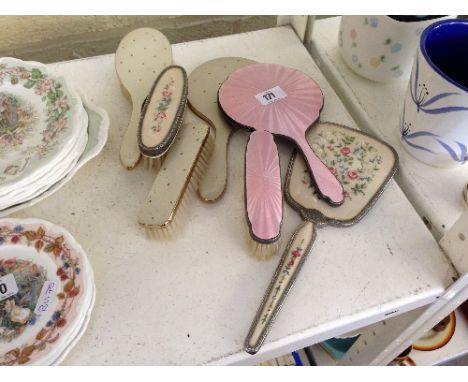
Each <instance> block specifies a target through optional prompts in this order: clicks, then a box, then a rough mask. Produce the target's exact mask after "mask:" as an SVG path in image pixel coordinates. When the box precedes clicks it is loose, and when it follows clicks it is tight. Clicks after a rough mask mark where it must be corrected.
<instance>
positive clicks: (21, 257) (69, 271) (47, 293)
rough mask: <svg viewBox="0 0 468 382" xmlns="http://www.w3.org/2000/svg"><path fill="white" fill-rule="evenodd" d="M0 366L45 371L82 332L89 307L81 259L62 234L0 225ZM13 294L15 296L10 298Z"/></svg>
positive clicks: (30, 225)
mask: <svg viewBox="0 0 468 382" xmlns="http://www.w3.org/2000/svg"><path fill="white" fill-rule="evenodd" d="M11 275H13V278H14V283H16V289H15V288H14V287H11V285H9V286H8V288H10V289H11V291H12V293H13V294H11V295H9V294H6V295H5V294H3V293H2V292H3V291H5V289H6V287H3V289H2V291H0V365H24V364H29V365H48V364H51V363H53V362H55V361H56V360H57V359H58V358H60V357H61V355H62V354H64V352H67V351H68V350H69V349H70V348H71V345H73V344H74V343H75V342H76V340H77V336H78V335H79V334H80V333H82V332H83V325H84V324H85V323H87V320H88V319H89V313H90V309H91V307H92V303H93V301H94V283H93V272H92V269H91V266H90V264H89V262H88V260H87V258H86V254H85V253H84V251H83V249H82V248H81V247H80V245H79V244H78V243H77V242H76V241H75V239H74V238H73V237H72V236H71V235H70V234H69V233H68V232H67V231H66V230H64V229H63V228H61V227H58V226H55V225H53V224H51V223H48V222H46V221H43V220H37V219H25V220H18V219H2V220H0V285H1V284H2V283H3V284H4V285H5V280H6V278H10V279H11V278H12V277H11ZM14 292H16V293H14Z"/></svg>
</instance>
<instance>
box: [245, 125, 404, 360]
mask: <svg viewBox="0 0 468 382" xmlns="http://www.w3.org/2000/svg"><path fill="white" fill-rule="evenodd" d="M307 139H308V141H309V142H311V143H312V147H313V149H314V151H315V152H316V153H317V155H318V156H319V157H320V159H321V160H322V161H323V162H324V163H325V164H326V165H327V166H328V167H329V168H330V169H331V171H332V172H333V173H334V174H336V176H337V177H338V179H339V180H340V181H341V183H342V184H343V187H344V196H345V202H344V203H343V205H342V206H340V207H339V208H335V207H332V206H330V205H329V204H328V203H326V202H324V201H323V200H322V199H321V198H320V197H319V193H318V192H317V189H316V187H315V184H314V183H313V181H312V179H311V177H310V175H309V171H308V169H307V165H306V163H305V162H304V160H303V158H302V156H300V155H297V153H293V155H292V157H291V160H290V162H289V166H288V172H287V174H286V190H285V195H286V200H287V201H288V203H289V204H290V205H291V206H292V207H293V208H294V209H296V210H297V211H298V212H299V213H300V214H301V217H302V219H303V220H304V222H303V223H301V224H300V225H299V227H298V228H297V229H296V231H295V232H294V234H293V235H292V237H291V239H290V240H289V243H288V245H287V247H286V249H285V250H284V252H283V256H282V257H281V260H280V262H279V264H278V266H277V268H276V271H275V273H274V275H273V278H272V280H271V283H270V285H269V286H268V289H267V291H266V293H265V295H264V297H263V299H262V302H261V305H260V307H259V309H258V311H257V314H256V315H255V318H254V320H253V322H252V325H251V327H250V330H249V333H248V335H247V338H246V340H245V343H244V347H245V350H246V351H247V352H248V353H250V354H255V353H256V352H258V350H259V349H260V347H261V346H262V344H263V342H264V340H265V338H266V336H267V334H268V332H269V330H270V328H271V326H272V325H273V322H274V320H275V318H276V316H277V314H278V312H279V310H280V308H281V306H282V304H283V302H284V299H285V298H286V296H287V294H288V292H289V290H290V288H291V287H292V285H293V283H294V281H295V279H296V277H297V275H298V273H299V271H300V270H301V268H302V266H303V264H304V262H305V260H306V258H307V256H308V254H309V252H310V249H311V248H312V244H313V242H314V240H315V236H316V227H322V226H326V225H333V226H336V227H347V226H350V225H353V224H355V223H357V222H358V221H360V220H361V219H362V218H363V217H364V216H365V215H366V213H367V212H369V210H370V209H371V208H372V206H373V205H374V203H375V202H376V201H377V199H378V198H379V196H380V195H381V194H382V192H383V191H384V188H385V186H386V185H387V184H388V182H389V181H390V179H391V178H392V177H393V175H394V174H395V171H396V169H397V165H398V156H397V154H396V152H395V150H394V149H393V148H392V147H390V146H388V145H387V144H386V143H384V142H382V141H380V140H377V139H375V138H372V137H370V136H368V135H366V134H364V133H362V132H360V131H357V130H353V129H351V128H348V127H345V126H341V125H337V124H334V123H327V122H322V123H318V124H316V125H315V126H314V127H313V128H312V129H310V131H309V132H308V137H307Z"/></svg>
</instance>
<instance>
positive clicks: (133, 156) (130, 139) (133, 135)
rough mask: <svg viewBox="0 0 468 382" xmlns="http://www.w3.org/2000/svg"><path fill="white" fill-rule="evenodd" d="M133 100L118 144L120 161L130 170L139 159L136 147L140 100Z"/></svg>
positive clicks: (138, 150) (138, 151)
mask: <svg viewBox="0 0 468 382" xmlns="http://www.w3.org/2000/svg"><path fill="white" fill-rule="evenodd" d="M132 102H133V110H132V116H131V117H130V123H129V124H128V127H127V130H126V131H125V134H124V136H123V139H122V143H121V144H120V161H121V162H122V165H123V166H124V167H125V168H126V169H128V170H130V169H132V168H134V167H135V166H136V165H137V164H138V161H139V160H140V155H141V154H140V149H139V147H138V125H139V123H140V112H141V104H142V103H143V100H141V102H139V103H138V102H136V101H134V100H132Z"/></svg>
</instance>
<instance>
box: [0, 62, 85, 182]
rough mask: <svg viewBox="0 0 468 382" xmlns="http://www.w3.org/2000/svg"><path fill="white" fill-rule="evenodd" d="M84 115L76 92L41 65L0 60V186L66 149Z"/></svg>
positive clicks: (31, 173) (18, 179)
mask: <svg viewBox="0 0 468 382" xmlns="http://www.w3.org/2000/svg"><path fill="white" fill-rule="evenodd" d="M84 115H85V112H84V109H83V105H82V102H81V98H80V97H79V95H78V94H77V92H76V91H75V90H74V89H73V88H72V87H71V86H70V85H69V84H67V83H66V81H65V79H64V78H62V77H57V76H54V75H53V74H52V73H50V72H49V70H48V69H47V67H46V66H45V65H43V64H40V63H37V62H24V61H21V60H17V59H14V58H9V57H7V58H2V59H0V191H3V190H5V189H8V188H9V187H12V186H14V185H16V184H18V183H20V182H25V183H27V179H28V177H31V176H34V174H35V173H36V172H37V171H40V170H41V169H43V168H44V167H46V166H49V165H50V163H51V162H52V161H54V159H55V158H57V157H59V156H60V155H61V154H62V153H63V152H64V151H65V152H66V151H67V150H68V149H69V147H70V145H71V144H72V143H73V141H74V139H75V138H76V137H77V136H78V134H79V132H80V131H81V130H82V128H83V116H84Z"/></svg>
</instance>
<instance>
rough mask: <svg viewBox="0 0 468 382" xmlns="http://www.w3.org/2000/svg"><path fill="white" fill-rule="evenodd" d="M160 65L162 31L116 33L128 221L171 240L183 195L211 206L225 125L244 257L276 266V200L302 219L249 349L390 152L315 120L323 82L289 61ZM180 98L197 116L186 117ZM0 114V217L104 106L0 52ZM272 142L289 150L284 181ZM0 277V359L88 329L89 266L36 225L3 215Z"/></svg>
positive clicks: (224, 173) (24, 199) (166, 51)
mask: <svg viewBox="0 0 468 382" xmlns="http://www.w3.org/2000/svg"><path fill="white" fill-rule="evenodd" d="M172 61H173V60H172V49H171V45H170V43H169V41H168V40H167V38H166V37H165V36H164V35H163V34H162V33H161V32H159V31H157V30H155V29H151V28H141V29H136V30H134V31H132V32H130V33H128V34H127V35H126V36H125V37H124V38H123V39H122V40H121V42H120V44H119V46H118V48H117V51H116V54H115V70H116V73H117V76H118V79H119V80H120V84H121V85H122V90H123V92H124V93H125V94H126V95H128V96H129V98H130V100H131V104H132V113H131V117H130V120H129V122H128V126H127V128H126V131H125V133H124V135H123V139H122V142H121V147H120V154H119V156H120V158H115V159H116V160H119V159H120V162H121V164H122V166H123V168H125V169H126V170H132V169H134V168H136V166H138V165H139V164H140V165H144V166H145V167H146V168H147V169H146V170H145V171H147V173H148V176H150V177H152V179H153V183H152V185H151V187H150V188H149V189H148V192H147V196H146V198H145V199H144V200H141V204H140V205H141V207H140V211H139V213H138V214H137V216H135V217H134V219H135V223H137V222H138V224H139V225H141V226H142V227H143V228H144V230H145V231H146V232H147V234H148V240H155V241H167V240H170V241H174V240H177V237H178V236H179V235H181V234H183V230H181V229H180V225H181V224H183V222H184V220H185V219H184V217H183V216H182V214H183V213H184V212H185V211H186V210H187V207H189V206H190V201H191V197H193V196H194V195H198V197H199V198H200V199H201V200H202V201H203V202H205V203H222V200H221V199H222V196H223V193H224V192H225V190H226V187H227V184H228V183H229V182H228V179H229V173H228V167H229V166H228V161H229V158H228V150H227V149H228V143H229V139H230V136H231V135H232V133H233V131H234V130H235V129H244V130H246V131H248V132H249V136H248V139H247V143H246V147H245V153H244V158H245V171H244V174H245V179H244V180H243V181H244V191H245V192H244V195H239V198H240V200H243V203H244V206H245V226H246V231H247V232H248V243H249V247H250V252H251V253H252V255H253V256H254V257H256V258H257V259H258V260H260V261H274V256H275V255H277V254H278V253H279V252H280V249H281V248H282V241H281V227H282V221H283V195H284V199H285V200H286V201H287V203H288V204H289V205H291V207H292V208H293V209H294V210H296V211H297V212H298V213H299V214H300V216H301V218H302V220H303V222H302V223H301V224H300V225H299V226H298V227H297V229H296V231H295V232H294V234H293V235H292V237H291V238H289V240H288V241H287V243H285V246H284V250H283V252H282V255H281V256H279V259H278V262H279V263H278V266H277V268H276V271H275V272H274V274H273V275H272V280H271V283H270V285H269V286H268V287H267V288H266V292H265V295H264V297H263V300H262V301H261V302H260V307H259V309H258V311H257V313H256V315H255V316H254V314H253V313H254V312H252V316H254V318H253V322H252V325H251V327H250V330H249V331H248V334H247V337H246V340H245V346H244V347H245V350H246V351H247V352H248V353H250V354H255V353H256V352H258V350H259V349H260V347H261V346H262V344H263V342H264V340H265V338H266V336H267V334H268V332H269V330H270V328H271V326H272V324H273V322H274V320H275V318H276V316H277V314H278V312H279V310H280V308H281V306H282V304H283V302H284V299H285V298H286V296H287V294H288V293H289V291H290V289H291V286H292V285H293V283H294V281H295V279H296V278H297V277H298V274H299V271H300V270H301V267H302V266H303V264H304V261H305V260H306V258H307V257H308V255H309V253H310V251H311V249H312V245H313V242H314V240H315V238H316V235H317V232H316V231H317V228H320V227H322V226H326V225H332V226H336V227H347V226H350V225H353V224H355V223H357V222H358V221H360V220H361V219H362V218H363V217H364V216H365V214H366V213H367V212H368V211H369V210H370V209H371V207H372V206H373V204H374V203H375V202H376V200H377V199H378V197H379V196H380V195H381V194H382V192H383V190H384V188H385V186H386V184H387V183H388V182H389V180H390V179H391V178H392V177H393V175H394V173H395V171H396V168H397V163H398V158H397V154H396V152H395V151H394V150H393V148H391V147H390V146H388V145H387V144H385V143H384V142H382V141H380V140H378V139H375V138H373V137H371V136H369V135H366V134H364V133H362V132H360V131H357V130H354V129H352V128H349V127H346V126H342V125H339V124H336V123H332V122H326V121H321V120H320V112H321V109H322V107H323V104H324V96H323V94H322V91H321V89H320V87H319V85H318V84H317V83H316V82H315V81H314V79H313V78H311V77H310V76H308V75H306V74H305V73H303V72H301V71H299V70H296V69H293V68H288V67H285V66H282V65H278V64H271V63H258V62H255V61H252V60H249V59H246V58H241V57H222V58H216V59H213V60H210V61H207V62H205V63H202V64H201V65H199V66H198V67H197V68H195V69H194V70H193V71H191V72H190V73H188V74H187V72H186V70H185V69H184V68H183V67H182V66H179V65H175V64H173V62H172ZM187 108H190V109H191V110H192V111H193V113H194V114H195V115H196V116H197V117H199V118H197V120H193V119H189V118H186V111H187ZM0 114H1V120H0V160H1V164H0V214H1V215H0V216H6V215H8V214H11V213H12V212H15V211H17V210H19V209H21V208H24V207H27V206H30V205H32V204H33V203H36V202H38V201H40V200H42V199H43V198H45V197H47V196H48V195H50V194H52V193H53V192H55V191H56V190H58V189H59V188H60V187H61V186H62V185H63V184H64V183H65V182H66V181H68V180H69V179H71V177H72V176H73V175H74V174H75V173H76V171H77V170H78V168H79V167H81V166H82V165H83V164H85V163H86V162H87V161H89V160H90V159H91V158H93V157H94V156H96V155H98V154H99V152H100V151H101V149H102V147H103V146H104V144H105V142H106V138H107V129H108V125H109V122H108V117H107V114H106V113H105V111H103V110H102V109H99V108H97V107H95V106H93V105H91V104H89V103H88V102H86V101H83V100H82V96H81V95H79V94H78V93H77V92H76V91H75V90H74V88H73V86H72V85H71V84H69V83H67V82H66V81H65V79H63V78H61V77H59V76H57V75H55V74H54V73H53V72H52V71H50V70H49V69H48V68H47V67H46V66H44V65H42V64H39V63H34V62H22V61H19V60H14V59H10V58H6V59H1V60H0ZM279 141H282V142H286V143H287V144H288V143H289V144H290V145H291V146H292V147H294V148H295V150H294V152H293V154H292V156H291V159H290V161H289V165H288V168H287V173H286V181H285V183H284V190H283V185H282V178H281V170H280V157H279V153H278V148H277V142H279ZM235 181H239V180H238V179H236V180H235ZM239 240H243V239H242V238H239ZM247 251H248V250H247V247H246V252H247ZM23 281H24V282H23ZM2 285H6V287H5V288H6V289H5V292H4V291H3V287H2ZM0 287H1V288H2V289H0V365H14V364H32V365H36V364H37V365H46V364H56V363H59V362H60V361H61V360H62V359H63V358H64V357H65V356H66V354H67V353H68V351H69V350H70V349H71V348H72V347H73V346H74V344H75V343H76V342H77V341H78V339H79V338H80V337H81V335H82V334H83V332H84V331H85V330H86V326H87V323H88V321H89V317H90V314H91V310H92V307H93V304H94V295H95V287H94V281H93V272H92V268H91V266H90V264H89V262H88V260H87V258H86V254H85V253H84V251H83V249H82V248H81V246H80V245H79V244H78V243H77V242H76V240H75V239H74V238H73V237H72V235H71V234H70V233H68V232H67V231H66V230H65V229H63V228H61V227H58V226H55V225H53V224H51V223H48V222H46V221H43V220H38V219H26V220H18V219H10V218H5V219H2V220H0ZM40 307H42V308H43V310H41V308H40Z"/></svg>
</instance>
